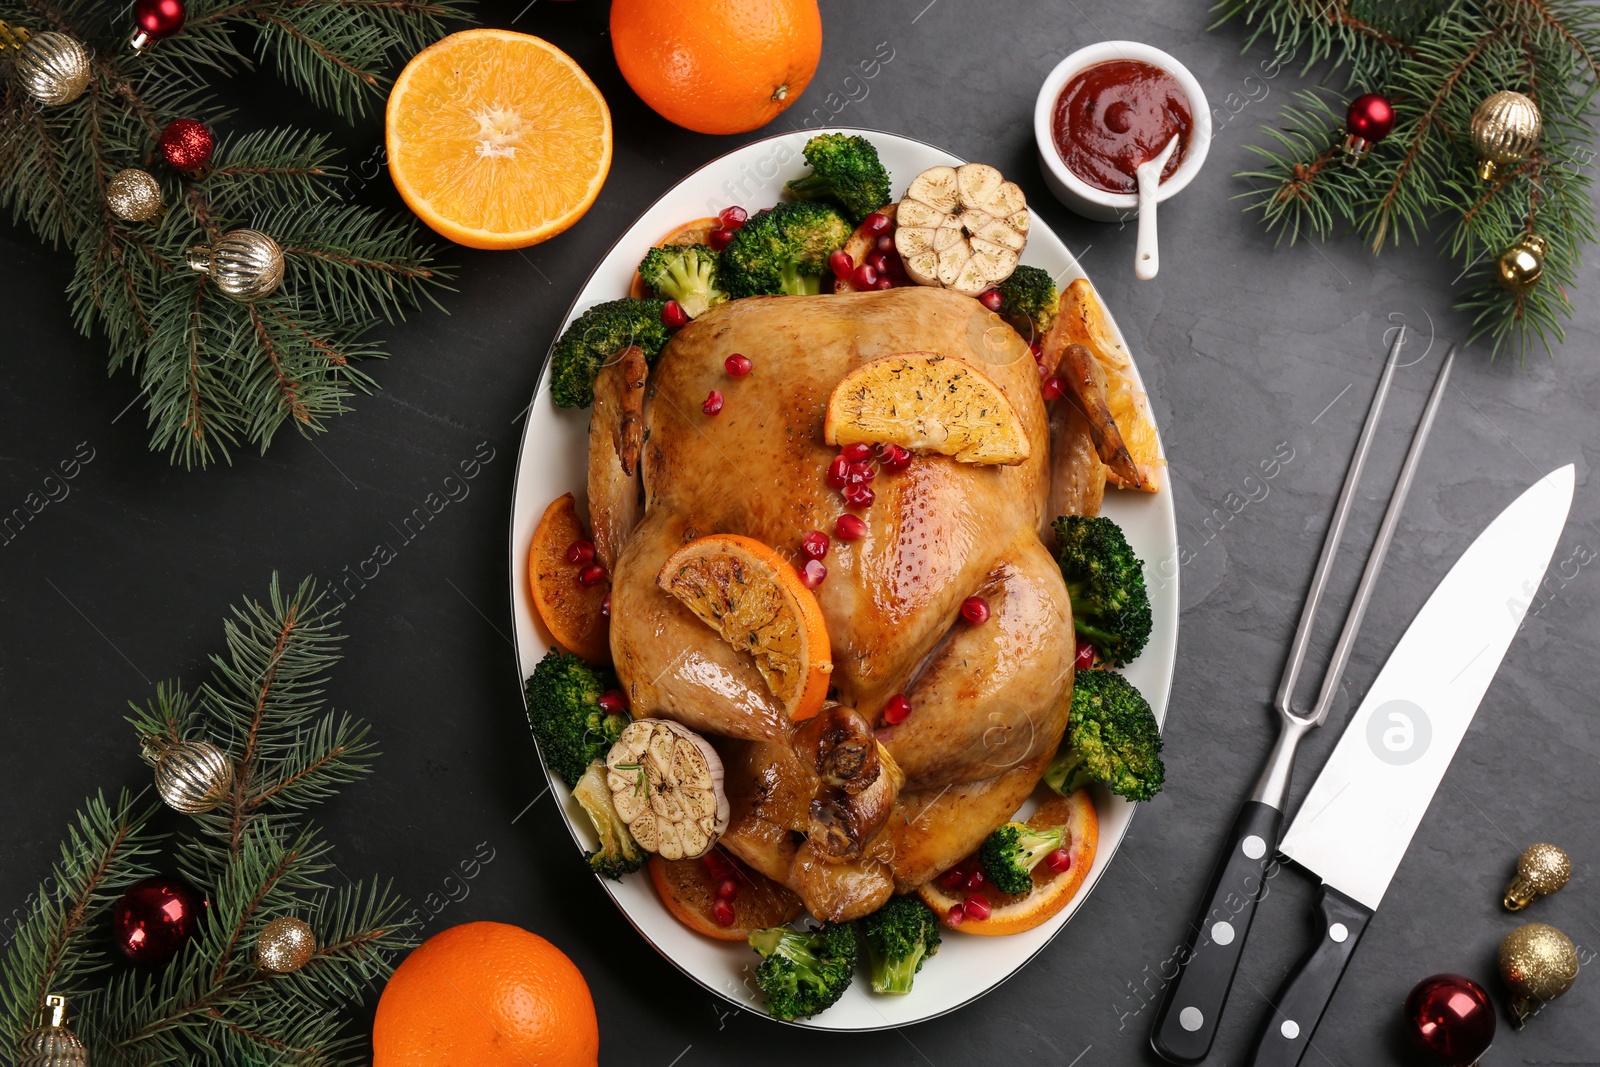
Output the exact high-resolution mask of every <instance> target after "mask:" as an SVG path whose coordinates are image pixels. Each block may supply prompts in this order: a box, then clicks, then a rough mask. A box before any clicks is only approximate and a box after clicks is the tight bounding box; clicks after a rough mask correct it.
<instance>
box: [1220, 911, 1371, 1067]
mask: <svg viewBox="0 0 1600 1067" xmlns="http://www.w3.org/2000/svg"><path fill="white" fill-rule="evenodd" d="M1316 909H1317V919H1316V926H1317V943H1316V945H1315V946H1314V947H1313V948H1312V949H1311V951H1310V952H1308V953H1306V955H1305V958H1304V959H1302V960H1301V961H1300V963H1299V964H1298V965H1297V966H1296V967H1295V969H1294V970H1293V971H1292V972H1290V974H1289V978H1288V980H1287V981H1285V982H1284V983H1283V988H1282V989H1280V990H1279V991H1278V995H1277V997H1276V998H1275V999H1274V1000H1273V1002H1272V1004H1273V1012H1272V1017H1271V1018H1270V1019H1268V1020H1267V1026H1266V1029H1265V1030H1263V1031H1262V1033H1261V1039H1260V1040H1259V1041H1257V1042H1256V1057H1255V1059H1253V1060H1251V1061H1250V1062H1251V1064H1252V1065H1253V1067H1295V1065H1296V1064H1298V1063H1299V1062H1300V1058H1301V1057H1302V1056H1304V1055H1305V1053H1306V1049H1308V1048H1310V1047H1311V1035H1312V1034H1314V1033H1316V1031H1317V1023H1319V1022H1321V1021H1322V1013H1323V1012H1324V1011H1326V1010H1327V1008H1328V1002H1329V1001H1330V1000H1332V999H1333V991H1334V990H1335V989H1336V988H1338V985H1339V979H1340V978H1342V977H1343V976H1344V969H1345V967H1346V966H1347V965H1348V964H1349V963H1350V957H1351V956H1353V955H1354V954H1355V951H1356V943H1357V942H1359V941H1360V940H1361V934H1362V933H1363V932H1364V931H1365V930H1366V928H1367V923H1369V922H1371V921H1372V909H1371V908H1369V907H1367V906H1366V905H1364V904H1358V903H1356V902H1355V901H1354V900H1351V899H1350V898H1349V897H1347V896H1345V895H1344V894H1343V893H1341V892H1339V891H1338V890H1337V889H1334V888H1333V887H1332V886H1327V885H1325V886H1323V887H1322V891H1321V892H1320V893H1318V894H1317V903H1316Z"/></svg>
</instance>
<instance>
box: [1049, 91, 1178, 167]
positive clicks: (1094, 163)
mask: <svg viewBox="0 0 1600 1067" xmlns="http://www.w3.org/2000/svg"><path fill="white" fill-rule="evenodd" d="M1192 128H1193V119H1192V118H1191V117H1190V115H1189V98H1188V97H1186V96H1184V94H1183V87H1182V86H1180V85H1179V84H1178V79H1176V78H1174V77H1173V76H1172V75H1171V74H1168V73H1167V72H1166V71H1164V70H1162V69H1161V68H1160V67H1156V66H1152V65H1150V64H1149V63H1141V62H1139V61H1138V60H1134V59H1113V60H1111V61H1110V62H1107V63H1096V64H1095V65H1094V66H1092V67H1085V68H1084V69H1083V70H1081V71H1079V72H1078V74H1077V76H1076V77H1074V78H1073V79H1072V80H1071V81H1069V82H1068V83H1067V84H1066V87H1065V88H1063V89H1062V90H1061V95H1060V96H1059V97H1057V98H1056V113H1055V118H1054V120H1053V121H1052V122H1051V135H1052V138H1053V139H1054V141H1055V143H1056V151H1057V152H1059V153H1061V160H1062V162H1063V163H1065V164H1066V165H1067V167H1068V169H1070V170H1071V171H1072V173H1074V174H1076V175H1077V176H1078V177H1080V178H1082V179H1083V180H1084V181H1085V182H1087V183H1088V184H1089V185H1092V186H1094V187H1095V188H1096V189H1104V190H1105V191H1106V192H1108V193H1131V192H1135V191H1136V190H1137V188H1138V183H1137V182H1135V181H1134V177H1133V172H1134V169H1135V168H1136V167H1138V166H1139V165H1140V164H1141V163H1144V162H1146V161H1147V160H1150V159H1154V158H1155V157H1156V156H1158V155H1160V154H1161V150H1162V149H1163V148H1165V147H1166V146H1167V142H1168V141H1170V140H1171V139H1172V135H1173V134H1177V135H1178V147H1177V148H1176V149H1175V150H1174V151H1173V153H1172V158H1171V159H1169V160H1167V165H1166V168H1165V169H1163V170H1162V172H1161V180H1162V181H1166V180H1167V179H1168V178H1170V177H1172V172H1173V171H1175V170H1177V169H1178V165H1179V164H1180V163H1182V162H1183V156H1184V153H1185V151H1186V150H1187V149H1188V147H1189V131H1190V130H1191V129H1192Z"/></svg>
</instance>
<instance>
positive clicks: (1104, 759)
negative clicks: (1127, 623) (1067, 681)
mask: <svg viewBox="0 0 1600 1067" xmlns="http://www.w3.org/2000/svg"><path fill="white" fill-rule="evenodd" d="M1166 777H1167V768H1166V766H1165V764H1163V763H1162V762H1161V727H1160V726H1159V725H1157V723H1156V717H1155V713H1154V712H1152V711H1151V710H1150V705H1149V703H1148V702H1147V701H1146V700H1145V699H1144V697H1143V696H1142V695H1141V694H1140V693H1139V690H1137V689H1135V688H1134V687H1133V683H1132V682H1130V681H1128V679H1126V678H1124V677H1123V676H1122V675H1120V674H1118V673H1117V672H1115V671H1079V672H1078V675H1077V680H1076V681H1075V682H1074V683H1073V686H1072V712H1071V715H1070V717H1069V718H1068V719H1067V734H1066V736H1065V737H1064V738H1062V741H1061V749H1060V751H1059V752H1058V753H1057V754H1056V758H1055V759H1054V760H1052V761H1051V763H1050V766H1049V768H1048V769H1047V770H1046V771H1045V772H1044V780H1045V783H1046V784H1047V785H1049V786H1050V788H1051V789H1054V790H1055V791H1056V792H1058V793H1060V794H1062V795H1063V796H1065V795H1067V794H1069V793H1071V792H1072V791H1073V790H1075V789H1081V788H1082V787H1084V786H1086V785H1088V784H1089V783H1090V782H1100V783H1101V784H1103V785H1104V786H1105V787H1106V788H1108V789H1110V790H1111V791H1112V792H1113V793H1116V794H1118V795H1119V796H1124V797H1127V798H1128V799H1129V800H1149V799H1150V798H1151V797H1153V796H1155V795H1156V794H1157V793H1159V792H1161V786H1162V783H1163V782H1165V781H1166Z"/></svg>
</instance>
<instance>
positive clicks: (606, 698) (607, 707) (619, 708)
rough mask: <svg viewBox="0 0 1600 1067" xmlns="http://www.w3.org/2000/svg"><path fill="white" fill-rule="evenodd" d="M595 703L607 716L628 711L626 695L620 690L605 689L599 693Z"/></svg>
mask: <svg viewBox="0 0 1600 1067" xmlns="http://www.w3.org/2000/svg"><path fill="white" fill-rule="evenodd" d="M595 703H596V704H598V705H600V710H601V711H603V712H606V713H607V714H609V715H616V714H618V713H619V712H624V711H627V710H628V694H626V693H624V692H623V691H622V690H620V689H607V690H606V691H605V692H604V693H601V694H600V696H599V698H598V699H596V700H595Z"/></svg>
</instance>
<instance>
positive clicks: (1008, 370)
mask: <svg viewBox="0 0 1600 1067" xmlns="http://www.w3.org/2000/svg"><path fill="white" fill-rule="evenodd" d="M904 352H937V353H942V354H945V355H948V356H951V357H955V358H958V359H961V360H965V361H967V362H968V363H971V364H973V365H975V366H977V367H979V368H981V370H982V371H983V372H984V374H986V375H987V376H988V378H990V379H992V380H993V381H994V382H995V383H996V384H997V385H998V386H999V387H1000V388H1001V389H1002V390H1003V391H1004V393H1005V396H1006V398H1007V399H1008V400H1009V401H1010V403H1011V404H1012V405H1013V406H1014V407H1015V409H1016V412H1017V416H1018V418H1019V419H1020V420H1021V423H1022V425H1023V427H1024V429H1025V431H1026V433H1027V436H1028V441H1029V445H1030V447H1029V448H1028V450H1027V455H1026V458H1024V459H1022V460H1021V461H1020V462H1016V463H1013V464H1010V465H983V464H973V463H962V462H957V461H955V460H954V459H951V458H949V457H946V456H939V455H918V456H916V457H915V458H914V459H913V460H912V462H911V464H910V465H909V466H908V467H907V468H906V469H904V470H903V471H898V472H893V473H889V472H880V473H879V474H878V475H877V476H876V478H875V479H874V481H873V482H872V488H873V489H874V491H875V493H876V500H875V501H874V502H873V503H872V504H871V505H870V507H868V508H866V509H865V510H860V509H857V510H856V512H855V513H856V514H859V515H861V517H862V518H863V519H864V520H865V522H866V526H867V532H866V535H865V536H864V537H862V538H861V539H860V540H856V541H846V540H839V539H835V540H834V541H833V543H832V545H831V548H830V550H829V552H828V555H827V557H826V559H825V563H826V566H827V572H828V573H827V578H826V580H825V581H824V582H823V583H822V584H821V585H820V586H819V587H818V588H817V589H816V590H815V595H816V598H817V601H818V603H819V604H820V606H821V609H822V612H823V615H824V616H825V619H826V623H827V631H828V638H829V642H830V644H831V650H832V663H833V667H832V675H831V680H830V692H829V698H830V704H829V706H828V707H827V708H825V709H824V711H823V712H822V713H821V714H820V715H819V716H818V717H817V720H813V721H812V722H811V723H810V724H799V725H798V726H797V725H796V724H791V723H790V722H789V721H788V718H787V716H786V714H785V713H784V711H783V708H782V707H781V706H780V705H779V703H778V702H777V701H776V700H775V699H774V698H773V696H772V695H771V693H770V692H769V691H768V689H767V686H766V684H765V683H764V681H763V679H762V677H761V675H760V674H759V673H758V672H757V670H756V668H755V667H754V665H753V664H752V663H751V662H750V659H749V657H748V655H747V654H745V653H741V652H739V651H737V650H735V649H734V648H733V647H732V646H731V645H730V644H729V643H727V642H726V641H724V640H723V639H722V638H721V637H720V636H719V635H718V634H717V633H716V632H715V631H713V630H712V629H711V628H710V627H708V626H707V625H706V624H705V623H703V622H702V621H701V620H700V619H699V618H697V617H696V616H695V615H694V614H693V613H692V612H690V611H689V610H688V609H687V608H686V607H685V606H684V605H683V604H682V603H680V602H679V601H678V600H676V599H674V598H673V597H672V596H670V595H668V594H667V593H665V592H663V591H662V589H661V588H660V587H659V586H658V584H657V575H658V572H660V570H661V568H662V564H663V562H664V561H665V560H666V559H667V557H668V556H669V555H671V554H672V553H673V552H674V551H675V550H676V549H677V548H679V547H680V546H682V545H684V544H685V543H687V542H688V541H691V540H693V539H694V538H697V537H701V536H704V535H707V534H713V533H735V534H742V535H745V536H747V537H751V538H755V539H756V540H759V541H761V542H763V543H765V544H767V545H770V546H772V547H774V548H775V549H777V550H778V551H779V552H783V553H789V554H792V555H793V556H794V558H795V559H796V560H797V561H798V562H803V561H804V557H801V556H800V555H799V546H800V544H801V539H802V538H803V537H804V536H805V534H806V533H807V532H808V531H811V530H824V531H832V530H833V529H834V523H835V520H836V519H837V517H838V516H839V515H840V514H842V513H843V512H844V511H845V505H844V502H843V501H842V500H841V499H840V496H839V491H838V490H837V489H835V488H832V487H830V486H829V485H828V483H827V481H826V478H825V474H826V470H827V467H828V465H829V463H830V461H832V460H833V458H834V456H835V455H836V454H837V450H836V449H834V448H830V447H829V446H827V445H826V444H824V441H823V421H824V413H825V409H826V407H827V404H828V399H829V396H830V393H831V392H832V390H833V387H834V386H835V384H837V383H838V382H839V381H840V379H841V378H843V377H844V375H845V374H846V373H847V372H849V371H850V370H852V369H853V368H855V367H857V366H859V365H861V364H862V363H864V362H866V361H868V360H872V359H875V358H877V357H881V356H887V355H892V354H896V353H904ZM734 353H742V354H743V355H745V356H747V357H749V359H750V360H751V362H752V364H753V367H754V369H753V373H751V374H749V375H748V376H746V377H740V378H734V377H730V376H729V375H728V374H727V373H726V371H725V370H724V360H725V359H726V358H727V357H728V356H730V355H732V354H734ZM608 372H609V373H608ZM608 372H602V383H598V384H597V389H596V392H597V399H599V398H600V397H601V395H602V394H604V396H605V400H606V401H607V402H606V403H605V404H604V405H601V404H597V406H596V408H595V414H594V416H593V417H594V419H595V420H597V421H596V425H595V428H594V431H593V432H592V433H591V449H592V450H593V451H596V452H598V453H599V455H591V458H590V462H591V477H590V486H589V488H590V497H591V499H590V509H591V514H592V515H593V516H594V518H595V521H594V524H593V525H594V528H595V530H596V533H597V538H596V539H597V541H602V540H604V541H608V542H610V543H608V545H607V548H608V551H614V552H615V561H614V565H613V566H612V608H611V650H612V655H613V659H614V661H615V665H616V670H617V673H618V676H619V677H620V679H621V680H622V683H623V685H624V686H625V687H626V689H627V691H628V696H629V698H630V701H631V707H632V709H633V713H634V714H635V715H636V716H656V717H663V718H669V719H674V720H677V721H678V722H681V723H682V724H684V725H685V726H688V727H690V728H691V729H693V730H696V731H698V732H700V733H702V734H704V735H706V736H707V737H708V738H709V739H711V741H712V742H713V744H714V745H715V746H716V747H717V748H718V749H719V751H720V752H721V753H722V756H723V761H724V764H725V769H726V781H727V791H728V795H729V800H730V802H731V807H732V814H731V823H730V826H729V828H728V830H727V832H726V834H725V835H724V836H723V838H722V843H723V844H724V846H725V847H727V848H728V849H730V850H731V851H733V852H734V853H735V854H737V855H738V856H740V857H741V858H742V859H744V860H745V861H746V862H748V863H749V864H751V866H753V867H755V868H756V869H757V870H760V871H762V872H763V873H765V874H767V875H769V876H771V877H773V878H775V879H777V880H779V881H782V882H784V883H786V884H788V885H789V886H790V887H791V888H793V889H794V890H795V891H796V892H798V893H799V894H800V895H801V896H802V898H803V899H804V900H805V902H806V905H807V907H808V908H809V909H810V910H811V912H812V913H813V914H814V915H816V916H818V917H826V918H836V919H844V918H851V917H854V916H858V915H862V914H866V913H867V912H870V911H872V910H873V909H874V908H876V907H878V906H879V905H880V904H881V903H882V902H883V900H885V899H887V897H888V896H889V895H890V894H892V893H894V892H897V891H900V892H903V891H906V890H908V889H911V888H913V887H915V886H917V885H919V884H921V883H922V882H923V881H925V880H927V879H928V878H930V877H932V876H934V875H935V874H937V873H938V872H940V871H942V870H944V869H945V868H947V867H949V866H951V865H952V864H954V863H955V862H957V861H958V860H960V859H961V858H962V857H964V856H966V855H967V854H968V853H970V852H971V851H972V850H973V849H974V848H975V847H976V846H977V845H978V844H979V842H981V841H982V840H983V838H984V837H985V836H986V835H987V834H988V833H989V832H990V831H991V830H992V829H994V827H995V826H997V825H999V824H1000V823H1002V822H1004V821H1005V820H1006V819H1007V818H1008V817H1010V816H1011V814H1012V813H1013V812H1014V811H1015V810H1016V809H1017V807H1018V806H1019V805H1020V804H1021V802H1022V801H1023V800H1024V799H1025V798H1026V797H1027V796H1028V794H1029V793H1030V792H1031V791H1032V790H1033V788H1034V786H1035V784H1036V783H1037V781H1038V779H1039V775H1040V773H1041V772H1042V770H1043V767H1044V764H1045V763H1046V762H1047V761H1048V759H1049V757H1050V755H1051V754H1052V753H1053V752H1054V751H1055V749H1056V746H1057V744H1058V742H1059V741H1060V738H1061V734H1062V731H1063V729H1064V727H1065V723H1066V716H1067V709H1068V705H1069V703H1070V698H1071V689H1072V663H1073V653H1074V647H1075V642H1074V635H1073V627H1072V618H1071V608H1070V605H1069V602H1068V599H1067V591H1066V588H1065V585H1064V584H1063V582H1062V578H1061V574H1060V571H1059V569H1058V567H1057V565H1056V563H1055V561H1054V560H1053V558H1052V557H1051V554H1050V552H1049V551H1048V550H1047V549H1046V548H1045V546H1044V544H1043V543H1041V540H1040V532H1041V530H1043V529H1044V528H1045V524H1046V520H1047V519H1048V518H1050V517H1053V516H1052V515H1047V513H1046V510H1045V509H1046V507H1047V505H1048V504H1049V503H1050V502H1052V501H1060V502H1063V503H1067V504H1068V506H1077V507H1082V508H1084V509H1086V510H1087V509H1092V508H1095V507H1097V505H1098V501H1099V493H1100V491H1101V489H1102V488H1103V485H1104V478H1105V472H1104V468H1103V467H1102V466H1101V465H1100V463H1099V459H1100V457H1099V456H1097V455H1096V450H1095V447H1094V445H1093V444H1091V443H1090V442H1089V441H1088V434H1089V432H1090V429H1091V427H1090V425H1089V423H1088V422H1087V421H1086V420H1084V419H1081V418H1080V419H1076V420H1073V419H1066V420H1063V421H1061V423H1060V429H1059V435H1060V436H1062V437H1064V438H1067V439H1066V440H1062V441H1056V442H1052V441H1051V439H1050V437H1051V433H1050V429H1049V427H1048V425H1047V419H1046V412H1045V407H1044V404H1043V401H1042V399H1041V396H1040V389H1039V378H1038V372H1037V370H1036V368H1035V363H1034V360H1033V359H1032V358H1031V357H1030V354H1029V351H1028V347H1027V345H1026V344H1025V343H1024V342H1023V341H1022V339H1021V338H1020V337H1019V336H1018V335H1017V334H1016V333H1015V332H1014V331H1013V330H1012V329H1011V328H1010V327H1009V326H1006V325H1004V324H1003V323H1001V322H999V320H998V318H997V317H996V316H994V315H991V314H990V313H988V312H987V311H986V310H985V309H984V307H983V306H982V305H981V304H980V303H978V302H977V301H975V300H973V299H972V298H971V297H968V296H963V295H961V294H958V293H954V292H949V291H945V290H940V289H935V288H921V287H916V288H897V289H892V290H887V291H883V292H864V293H852V294H847V295H830V296H816V297H794V296H789V297H773V298H750V299H744V300H737V301H733V302H730V303H727V304H723V305H721V306H718V307H715V308H713V309H711V310H710V311H708V312H707V313H705V314H704V315H702V316H700V317H698V318H696V319H695V320H694V321H693V322H691V323H690V324H689V325H688V326H686V327H684V328H683V329H682V330H681V331H679V333H678V334H677V336H676V337H674V338H673V340H672V341H671V342H670V343H669V344H668V345H667V347H666V348H665V349H664V350H663V351H662V353H661V355H660V357H659V359H658V360H657V362H656V364H655V365H654V367H653V368H651V369H650V371H649V376H648V383H647V385H646V388H645V389H644V390H643V394H644V402H643V410H642V426H643V433H642V441H643V448H642V453H641V454H640V456H639V462H638V470H639V474H638V477H637V478H636V477H634V475H633V472H632V471H631V470H629V468H630V467H631V466H632V464H631V463H629V462H628V461H629V460H630V459H631V458H632V457H631V456H630V455H628V454H627V451H626V448H625V446H626V444H627V443H628V442H630V441H631V440H637V439H638V438H636V437H633V435H632V434H630V433H627V432H624V428H625V427H626V426H627V425H628V424H629V423H631V422H632V419H633V418H634V415H633V412H632V411H630V410H628V409H630V408H631V407H632V404H631V403H629V402H628V401H626V400H624V399H623V398H624V397H628V396H629V394H631V393H633V392H634V391H635V389H636V385H635V381H636V378H637V374H638V367H637V365H636V363H633V362H630V361H619V363H618V365H617V366H616V367H615V368H614V369H612V368H608ZM608 378H611V379H614V381H606V380H605V379H608ZM602 385H604V386H605V388H602ZM711 390H717V391H719V392H720V393H721V394H722V395H723V397H724V402H723V406H722V408H721V410H720V411H719V412H718V413H716V414H714V415H708V414H705V413H703V412H702V407H701V406H702V403H703V402H704V401H705V399H706V397H707V395H708V393H709V392H710V391H711ZM630 399H631V397H630ZM624 413H626V414H624ZM613 442H614V444H613ZM1052 447H1055V448H1056V449H1058V450H1060V449H1066V450H1067V451H1066V452H1065V453H1064V455H1070V456H1071V457H1072V459H1071V461H1070V462H1066V463H1059V464H1057V465H1056V471H1057V480H1058V481H1061V482H1072V483H1073V484H1058V485H1056V486H1055V487H1054V489H1052V486H1051V475H1052V462H1051V451H1052ZM618 449H623V450H624V451H622V452H621V453H620V454H619V452H618ZM641 499H642V515H639V511H640V501H641ZM636 515H639V517H638V519H637V525H634V524H633V520H634V517H635V516H636ZM602 530H605V531H607V532H606V534H605V535H604V536H601V534H600V531H602ZM974 595H977V596H981V597H983V598H984V599H985V600H986V601H987V603H988V605H989V608H990V617H989V619H988V620H987V621H986V622H985V623H984V624H983V625H979V626H974V625H971V624H968V623H966V622H964V621H963V620H962V617H961V614H960V608H961V604H962V601H963V600H964V599H965V598H967V597H969V596H974ZM902 693H903V694H904V695H905V696H906V697H907V698H908V699H909V701H910V704H911V707H912V709H913V710H912V712H911V714H910V715H908V716H906V717H905V718H904V719H903V721H901V722H899V723H898V724H894V725H890V724H889V723H888V722H886V720H885V719H884V717H883V709H884V706H885V704H886V703H887V702H888V701H889V700H890V698H891V697H893V696H895V695H896V694H902Z"/></svg>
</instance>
